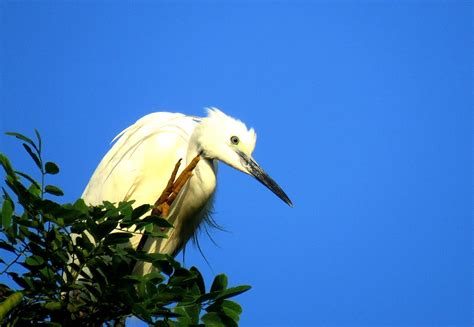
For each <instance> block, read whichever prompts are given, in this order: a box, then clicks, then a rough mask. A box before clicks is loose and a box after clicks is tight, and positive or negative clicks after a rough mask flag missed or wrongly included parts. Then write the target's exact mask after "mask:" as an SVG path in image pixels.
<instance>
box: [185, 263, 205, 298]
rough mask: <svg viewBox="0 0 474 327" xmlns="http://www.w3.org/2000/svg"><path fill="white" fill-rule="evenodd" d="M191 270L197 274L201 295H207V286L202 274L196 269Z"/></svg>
mask: <svg viewBox="0 0 474 327" xmlns="http://www.w3.org/2000/svg"><path fill="white" fill-rule="evenodd" d="M189 270H190V271H192V272H194V273H195V274H196V284H197V285H198V287H199V292H201V294H205V293H206V286H205V284H204V278H203V277H202V275H201V273H200V272H199V270H198V269H197V268H196V267H191V269H189Z"/></svg>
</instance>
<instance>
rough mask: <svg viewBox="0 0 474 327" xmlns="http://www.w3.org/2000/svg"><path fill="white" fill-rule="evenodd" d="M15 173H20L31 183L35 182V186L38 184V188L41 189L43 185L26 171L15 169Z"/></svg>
mask: <svg viewBox="0 0 474 327" xmlns="http://www.w3.org/2000/svg"><path fill="white" fill-rule="evenodd" d="M15 173H16V174H17V175H20V176H21V177H23V178H25V179H27V180H28V181H30V182H31V184H33V185H34V186H36V187H37V188H38V189H41V186H40V185H39V183H38V182H37V181H35V180H34V179H33V178H32V177H31V176H30V175H27V174H25V173H22V172H21V171H18V170H15Z"/></svg>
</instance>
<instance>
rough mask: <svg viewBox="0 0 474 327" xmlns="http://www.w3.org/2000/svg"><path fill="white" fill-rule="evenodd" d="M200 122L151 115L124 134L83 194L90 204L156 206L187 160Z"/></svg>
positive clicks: (170, 116) (177, 116) (164, 113)
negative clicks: (177, 167)
mask: <svg viewBox="0 0 474 327" xmlns="http://www.w3.org/2000/svg"><path fill="white" fill-rule="evenodd" d="M198 121H199V119H198V118H196V117H192V116H185V115H183V114H178V113H169V112H157V113H152V114H149V115H147V116H145V117H143V118H141V119H140V120H138V121H137V122H136V123H135V124H133V125H131V126H130V127H128V128H127V129H125V130H124V131H123V132H121V133H120V134H119V135H118V136H117V137H116V138H115V139H114V141H116V142H115V144H114V145H113V146H112V148H111V149H110V150H109V152H108V153H107V154H106V155H105V157H104V158H103V159H102V161H101V162H100V164H99V166H98V167H97V168H96V170H95V172H94V174H93V175H92V178H91V179H90V181H89V184H88V185H87V187H86V188H85V190H84V193H83V194H82V198H83V199H84V201H85V202H86V203H90V204H101V203H102V202H103V201H110V202H120V201H124V200H135V201H136V202H135V204H134V206H138V205H141V204H153V203H154V202H155V201H156V200H157V198H158V197H159V196H160V194H161V192H162V191H163V189H164V188H165V186H166V183H167V181H168V179H169V178H170V176H171V173H172V171H173V168H174V165H175V164H176V162H177V161H178V160H179V159H183V164H182V165H181V169H183V168H184V167H185V166H186V162H185V161H186V151H187V148H188V142H189V138H190V137H191V134H192V132H193V130H194V128H195V126H196V124H197V123H198Z"/></svg>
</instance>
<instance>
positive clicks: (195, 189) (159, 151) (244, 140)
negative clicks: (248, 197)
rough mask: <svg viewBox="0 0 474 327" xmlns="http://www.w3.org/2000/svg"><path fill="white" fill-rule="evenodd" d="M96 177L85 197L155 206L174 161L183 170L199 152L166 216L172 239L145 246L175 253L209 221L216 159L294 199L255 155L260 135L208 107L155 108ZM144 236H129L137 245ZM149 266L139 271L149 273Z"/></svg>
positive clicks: (119, 141)
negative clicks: (192, 110)
mask: <svg viewBox="0 0 474 327" xmlns="http://www.w3.org/2000/svg"><path fill="white" fill-rule="evenodd" d="M114 141H116V142H115V144H114V145H113V146H112V148H111V149H110V150H109V152H108V153H107V154H106V155H105V157H104V158H103V159H102V161H101V162H100V164H99V166H98V167H97V168H96V170H95V172H94V174H93V175H92V178H91V180H90V181H89V184H88V185H87V187H86V189H85V190H84V193H83V195H82V198H83V199H84V200H85V201H86V202H87V203H90V204H95V205H97V204H101V203H102V202H103V201H110V202H120V201H127V200H135V201H136V202H135V203H134V205H135V206H138V205H141V204H153V203H155V201H156V199H157V198H158V197H159V196H160V194H161V192H162V191H163V189H164V188H165V187H166V184H167V182H168V180H169V178H170V174H171V172H172V171H173V168H174V166H175V164H176V162H177V161H178V160H179V159H183V162H184V165H181V167H180V171H182V170H183V168H184V167H186V165H187V164H188V163H189V162H191V160H192V159H193V158H195V157H196V156H197V155H200V157H201V160H200V161H199V162H198V164H197V166H196V167H195V169H194V171H193V176H192V177H191V178H190V179H189V180H188V181H187V182H186V184H185V185H184V187H183V189H182V190H181V191H180V192H179V194H178V196H177V198H176V200H175V201H174V202H173V204H172V205H171V208H170V210H169V214H168V216H167V219H168V221H169V222H170V223H172V224H173V226H174V228H171V229H169V230H168V232H167V233H168V234H167V235H168V238H165V239H164V238H149V239H148V240H147V241H146V244H145V246H144V247H143V250H144V251H147V252H149V253H150V252H151V253H156V252H159V253H165V254H170V255H172V256H176V255H177V254H178V253H179V251H180V250H182V249H183V247H184V246H185V245H186V242H187V241H188V240H189V239H190V238H191V237H192V236H195V233H196V231H197V229H198V227H199V225H200V224H201V223H202V222H203V221H206V219H207V217H208V214H209V211H210V209H211V206H212V200H213V196H214V192H215V189H216V173H217V162H218V161H222V162H224V163H226V164H227V165H229V166H231V167H234V168H235V169H238V170H240V171H242V172H244V173H246V174H250V175H252V176H254V177H255V178H256V179H257V180H258V181H260V182H261V183H262V184H264V185H265V186H266V187H268V188H269V189H270V190H271V191H272V192H274V193H275V194H276V195H277V196H278V197H279V198H280V199H282V200H283V201H284V202H286V203H287V204H288V205H290V206H292V203H291V200H290V199H289V198H288V196H287V195H286V194H285V192H284V191H283V190H282V189H281V188H280V187H279V186H278V184H277V183H276V182H275V181H274V180H273V179H271V178H270V177H269V176H268V175H267V174H266V173H265V172H264V171H263V170H262V168H260V166H259V165H258V164H257V163H256V162H255V161H254V159H253V158H252V157H251V154H252V152H253V150H254V148H255V142H256V134H255V131H254V130H253V129H247V127H246V126H245V125H244V124H243V123H242V122H241V121H239V120H236V119H234V118H231V117H229V116H227V115H226V114H224V113H223V112H221V111H220V110H218V109H217V108H209V109H208V116H207V117H204V118H199V117H194V116H186V115H183V114H180V113H169V112H157V113H152V114H149V115H147V116H144V117H143V118H141V119H140V120H138V121H137V122H136V123H135V124H133V125H131V126H130V127H128V128H127V129H125V130H124V131H123V132H121V133H120V134H119V135H118V136H117V137H116V138H115V139H114ZM140 238H141V235H136V236H134V237H132V238H131V246H133V247H136V246H137V245H138V243H139V242H140ZM150 270H151V265H145V266H141V267H140V268H138V270H137V268H136V269H135V273H141V274H144V273H147V272H150Z"/></svg>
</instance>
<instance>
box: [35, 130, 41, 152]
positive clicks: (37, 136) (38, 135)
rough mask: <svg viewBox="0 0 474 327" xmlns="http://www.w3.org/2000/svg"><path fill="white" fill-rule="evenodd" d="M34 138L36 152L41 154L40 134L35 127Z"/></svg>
mask: <svg viewBox="0 0 474 327" xmlns="http://www.w3.org/2000/svg"><path fill="white" fill-rule="evenodd" d="M35 134H36V139H37V140H38V153H39V154H41V144H42V142H41V135H40V133H39V132H38V130H37V129H36V128H35Z"/></svg>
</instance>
